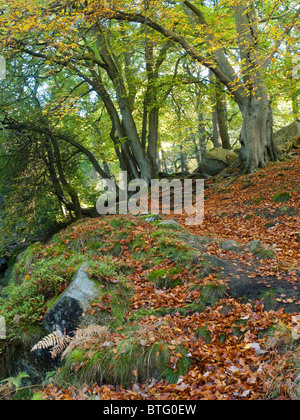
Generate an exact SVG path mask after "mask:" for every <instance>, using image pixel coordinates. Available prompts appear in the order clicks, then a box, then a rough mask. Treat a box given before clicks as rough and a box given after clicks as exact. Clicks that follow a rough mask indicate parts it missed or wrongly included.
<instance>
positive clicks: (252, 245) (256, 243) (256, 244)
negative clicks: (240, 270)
mask: <svg viewBox="0 0 300 420" xmlns="http://www.w3.org/2000/svg"><path fill="white" fill-rule="evenodd" d="M246 247H247V248H249V251H250V252H253V253H255V252H257V251H258V250H259V249H260V248H261V247H262V245H261V241H260V240H259V239H254V240H253V241H251V242H249V243H248V244H246Z"/></svg>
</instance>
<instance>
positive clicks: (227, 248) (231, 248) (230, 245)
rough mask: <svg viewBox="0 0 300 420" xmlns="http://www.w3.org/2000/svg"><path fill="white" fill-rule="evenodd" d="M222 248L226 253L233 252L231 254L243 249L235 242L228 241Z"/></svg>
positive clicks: (222, 244)
mask: <svg viewBox="0 0 300 420" xmlns="http://www.w3.org/2000/svg"><path fill="white" fill-rule="evenodd" d="M221 248H222V249H224V251H231V252H237V253H238V252H240V251H241V249H242V247H241V245H239V244H238V243H237V242H235V241H234V240H231V239H230V240H228V241H225V242H222V243H221Z"/></svg>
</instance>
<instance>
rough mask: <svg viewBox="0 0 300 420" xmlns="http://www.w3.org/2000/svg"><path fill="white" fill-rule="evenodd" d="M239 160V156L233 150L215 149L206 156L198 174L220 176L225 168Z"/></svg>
mask: <svg viewBox="0 0 300 420" xmlns="http://www.w3.org/2000/svg"><path fill="white" fill-rule="evenodd" d="M237 158H238V155H237V154H236V153H235V152H233V151H231V150H227V149H222V148H214V149H212V150H210V151H209V152H207V153H206V154H205V156H204V160H203V162H202V164H201V165H200V168H199V170H198V172H202V173H203V174H206V175H210V176H215V175H218V174H219V173H221V172H222V171H223V170H224V169H225V168H227V167H228V166H230V165H232V164H233V163H234V162H235V161H236V159H237Z"/></svg>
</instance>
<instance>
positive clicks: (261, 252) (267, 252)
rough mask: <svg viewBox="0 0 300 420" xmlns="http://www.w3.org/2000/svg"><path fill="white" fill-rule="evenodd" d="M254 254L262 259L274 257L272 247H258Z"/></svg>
mask: <svg viewBox="0 0 300 420" xmlns="http://www.w3.org/2000/svg"><path fill="white" fill-rule="evenodd" d="M254 255H255V256H256V257H257V258H259V259H262V260H268V259H274V258H275V253H274V251H273V250H272V249H265V248H259V249H258V250H257V251H255V253H254Z"/></svg>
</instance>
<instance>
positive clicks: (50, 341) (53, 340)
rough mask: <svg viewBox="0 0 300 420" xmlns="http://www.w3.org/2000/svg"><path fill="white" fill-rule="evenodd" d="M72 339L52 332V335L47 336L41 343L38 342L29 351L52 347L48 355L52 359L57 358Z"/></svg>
mask: <svg viewBox="0 0 300 420" xmlns="http://www.w3.org/2000/svg"><path fill="white" fill-rule="evenodd" d="M71 339H72V338H71V337H70V336H69V335H66V334H63V333H62V332H61V331H59V330H58V331H54V332H53V333H52V334H49V335H47V336H46V337H44V338H43V339H42V340H41V341H39V342H38V343H37V344H36V345H35V346H34V347H32V349H31V351H32V352H33V351H35V350H45V349H49V348H50V347H53V349H52V350H50V354H51V356H52V358H53V359H55V357H57V355H58V354H60V353H62V352H63V351H64V349H65V348H66V347H67V346H68V344H69V342H70V340H71Z"/></svg>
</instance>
